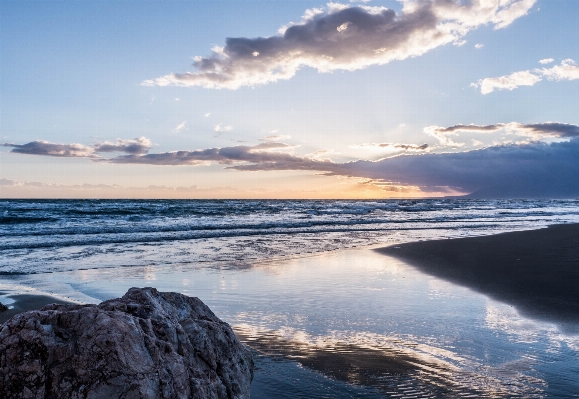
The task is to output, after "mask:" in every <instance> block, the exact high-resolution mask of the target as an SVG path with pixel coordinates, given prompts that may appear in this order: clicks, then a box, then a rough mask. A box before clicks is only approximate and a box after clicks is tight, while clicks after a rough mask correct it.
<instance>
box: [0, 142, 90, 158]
mask: <svg viewBox="0 0 579 399" xmlns="http://www.w3.org/2000/svg"><path fill="white" fill-rule="evenodd" d="M2 146H3V147H13V148H12V151H11V152H14V153H17V154H28V155H47V156H51V157H69V158H86V157H95V156H96V155H95V153H94V149H93V148H91V147H87V146H85V145H82V144H55V143H50V142H48V141H43V140H37V141H31V142H30V143H26V144H21V145H20V144H10V143H5V144H2Z"/></svg>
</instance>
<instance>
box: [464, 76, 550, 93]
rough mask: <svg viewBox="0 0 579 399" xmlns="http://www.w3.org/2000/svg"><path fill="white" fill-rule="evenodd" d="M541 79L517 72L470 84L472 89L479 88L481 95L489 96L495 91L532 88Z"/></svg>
mask: <svg viewBox="0 0 579 399" xmlns="http://www.w3.org/2000/svg"><path fill="white" fill-rule="evenodd" d="M541 80H542V78H541V77H540V76H538V75H535V74H533V73H531V71H519V72H514V73H511V74H510V75H506V76H499V77H496V78H486V79H481V80H479V81H478V82H477V83H472V84H471V86H473V87H480V91H481V93H482V94H489V93H492V92H493V91H495V90H514V89H516V88H517V87H519V86H533V85H535V84H536V83H537V82H540V81H541Z"/></svg>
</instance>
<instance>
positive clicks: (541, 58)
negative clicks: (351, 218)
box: [0, 0, 579, 198]
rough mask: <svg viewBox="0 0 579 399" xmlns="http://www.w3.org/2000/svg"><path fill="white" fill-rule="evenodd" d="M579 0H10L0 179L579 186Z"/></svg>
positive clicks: (449, 188)
mask: <svg viewBox="0 0 579 399" xmlns="http://www.w3.org/2000/svg"><path fill="white" fill-rule="evenodd" d="M577 15H579V2H578V1H576V0H371V1H348V0H342V1H341V2H330V3H326V2H323V1H322V2H320V1H310V0H291V1H280V0H261V1H257V0H252V1H243V0H229V1H224V0H211V1H198V0H195V1H192V0H191V1H128V0H127V1H90V0H87V1H66V0H64V1H27V0H5V1H2V2H0V38H1V39H0V40H1V41H0V54H1V57H0V92H1V97H0V197H5V198H18V197H20V198H32V197H34V198H42V197H46V198H420V197H441V196H459V195H470V196H473V197H517V198H521V197H553V198H575V197H577V196H579V113H578V112H577V110H578V109H579V64H578V63H579V40H577V37H579V25H578V24H577V23H576V16H577Z"/></svg>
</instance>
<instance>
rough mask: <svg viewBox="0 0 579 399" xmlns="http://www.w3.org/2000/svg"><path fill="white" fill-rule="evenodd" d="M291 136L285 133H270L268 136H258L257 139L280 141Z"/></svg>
mask: <svg viewBox="0 0 579 399" xmlns="http://www.w3.org/2000/svg"><path fill="white" fill-rule="evenodd" d="M291 138H292V137H291V136H288V135H287V134H272V135H269V136H265V137H260V139H259V140H261V141H282V140H289V139H291Z"/></svg>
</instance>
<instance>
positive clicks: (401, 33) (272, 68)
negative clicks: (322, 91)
mask: <svg viewBox="0 0 579 399" xmlns="http://www.w3.org/2000/svg"><path fill="white" fill-rule="evenodd" d="M401 2H402V5H403V7H402V11H401V12H400V13H399V14H396V13H395V12H394V11H393V10H391V9H388V8H386V7H371V6H366V5H360V6H352V5H347V4H339V3H328V4H327V5H326V6H325V7H322V8H315V9H310V10H307V11H306V13H305V15H304V16H303V17H302V20H301V21H299V22H297V23H290V24H288V26H285V27H283V28H282V29H280V35H276V36H270V37H258V38H253V39H250V38H227V39H226V41H225V46H224V47H219V46H215V47H214V48H213V49H212V54H211V55H210V56H208V57H200V56H198V57H195V58H194V63H193V66H194V67H195V71H194V72H186V73H173V74H169V75H165V76H162V77H160V78H156V79H151V80H146V81H144V82H142V84H143V85H145V86H169V85H173V86H200V87H205V88H213V89H222V88H226V89H238V88H240V87H242V86H255V85H260V84H266V83H271V82H275V81H278V80H280V79H290V78H291V77H293V76H294V75H295V74H296V73H297V71H298V70H299V69H300V68H303V67H311V68H314V69H316V70H317V71H318V72H332V71H335V70H348V71H354V70H357V69H362V68H366V67H368V66H370V65H383V64H387V63H389V62H392V61H395V60H404V59H407V58H409V57H416V56H420V55H422V54H424V53H426V52H428V51H430V50H432V49H435V48H437V47H440V46H443V45H447V44H450V43H454V44H457V45H460V44H461V43H464V40H462V38H463V37H464V36H465V35H466V34H467V33H468V32H470V31H471V30H473V29H476V28H478V27H480V26H485V25H489V24H490V25H493V26H494V28H495V29H500V28H504V27H506V26H508V25H509V24H511V23H512V22H513V21H515V20H516V19H517V18H520V17H522V16H524V15H526V14H527V13H528V12H529V10H530V9H531V7H532V6H533V5H534V4H535V3H536V0H500V1H499V0H471V1H468V2H463V1H458V0H420V1H417V0H401Z"/></svg>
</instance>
